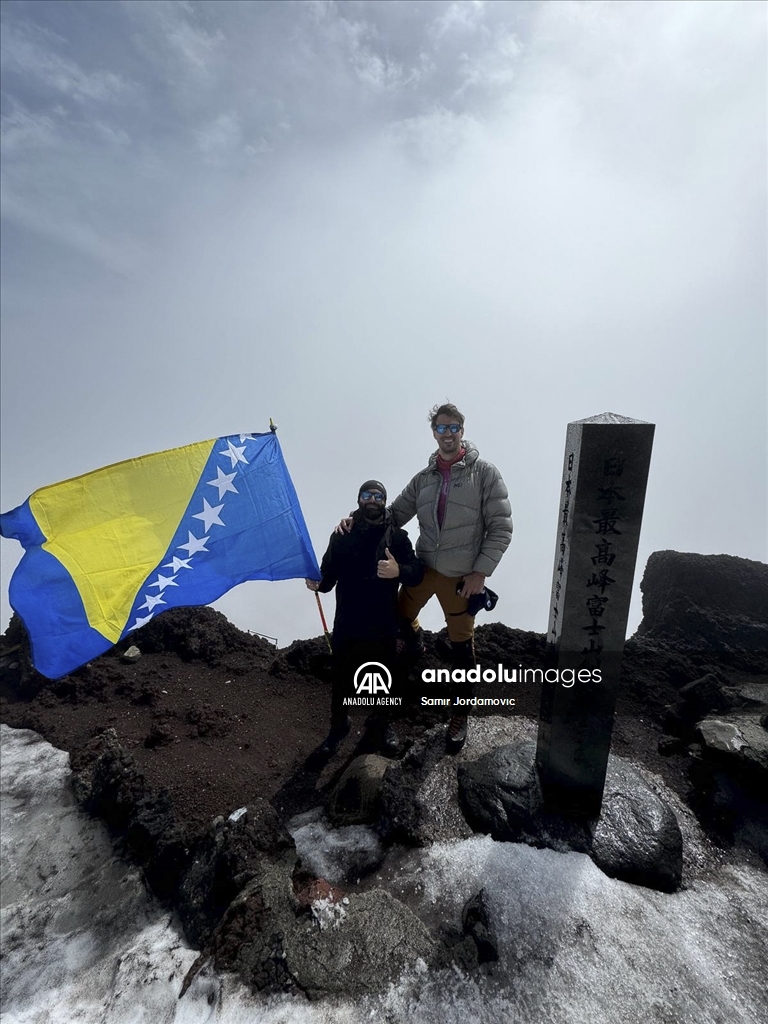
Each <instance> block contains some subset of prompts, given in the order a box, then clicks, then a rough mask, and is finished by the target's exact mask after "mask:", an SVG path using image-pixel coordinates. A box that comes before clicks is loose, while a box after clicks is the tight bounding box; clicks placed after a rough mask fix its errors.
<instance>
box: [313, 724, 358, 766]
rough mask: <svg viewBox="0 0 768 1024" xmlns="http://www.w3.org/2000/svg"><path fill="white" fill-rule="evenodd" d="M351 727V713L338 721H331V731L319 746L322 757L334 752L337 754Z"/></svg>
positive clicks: (318, 750) (318, 749)
mask: <svg viewBox="0 0 768 1024" xmlns="http://www.w3.org/2000/svg"><path fill="white" fill-rule="evenodd" d="M351 728H352V721H351V719H350V717H349V715H345V716H344V718H342V719H339V720H338V721H336V722H334V721H331V731H330V732H329V733H328V735H327V736H326V737H325V739H324V740H323V742H322V743H321V744H320V746H319V747H318V748H317V752H318V754H320V755H321V756H322V757H330V756H331V755H332V754H335V753H336V751H337V750H338V749H339V747H340V746H341V741H342V740H343V739H344V737H345V736H346V735H347V733H348V732H349V730H350V729H351Z"/></svg>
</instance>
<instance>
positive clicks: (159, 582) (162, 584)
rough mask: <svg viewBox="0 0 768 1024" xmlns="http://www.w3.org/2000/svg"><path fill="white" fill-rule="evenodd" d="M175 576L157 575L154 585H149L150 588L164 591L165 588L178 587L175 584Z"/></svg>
mask: <svg viewBox="0 0 768 1024" xmlns="http://www.w3.org/2000/svg"><path fill="white" fill-rule="evenodd" d="M175 579H176V577H175V576H161V575H160V573H158V574H157V579H156V580H155V582H154V583H150V584H149V585H150V587H159V588H160V590H165V588H166V587H178V585H179V584H178V583H175V582H174V581H175Z"/></svg>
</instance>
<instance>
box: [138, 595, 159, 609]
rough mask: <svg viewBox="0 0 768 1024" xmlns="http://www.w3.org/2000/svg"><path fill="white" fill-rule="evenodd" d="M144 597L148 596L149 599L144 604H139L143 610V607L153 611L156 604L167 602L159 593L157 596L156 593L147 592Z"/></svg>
mask: <svg viewBox="0 0 768 1024" xmlns="http://www.w3.org/2000/svg"><path fill="white" fill-rule="evenodd" d="M144 597H146V599H147V600H146V601H145V602H144V604H140V605H139V611H141V609H142V608H146V609H147V611H150V612H151V611H152V609H153V608H154V607H155V605H156V604H165V601H164V600H163V595H162V594H158V595H157V596H155V595H154V594H145V595H144Z"/></svg>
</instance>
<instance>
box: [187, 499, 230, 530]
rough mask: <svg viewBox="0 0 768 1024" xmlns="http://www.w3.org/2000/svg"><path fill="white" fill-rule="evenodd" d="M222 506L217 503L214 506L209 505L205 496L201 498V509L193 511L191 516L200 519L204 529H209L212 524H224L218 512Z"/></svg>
mask: <svg viewBox="0 0 768 1024" xmlns="http://www.w3.org/2000/svg"><path fill="white" fill-rule="evenodd" d="M223 508H224V506H223V505H217V506H216V508H213V506H211V505H209V504H208V502H207V501H206V500H205V498H203V511H202V512H195V514H194V515H193V516H192V518H193V519H202V520H203V523H204V524H205V528H206V530H210V528H211V527H212V526H224V525H225V524H224V523H222V521H221V520H220V519H219V512H221V510H222V509H223Z"/></svg>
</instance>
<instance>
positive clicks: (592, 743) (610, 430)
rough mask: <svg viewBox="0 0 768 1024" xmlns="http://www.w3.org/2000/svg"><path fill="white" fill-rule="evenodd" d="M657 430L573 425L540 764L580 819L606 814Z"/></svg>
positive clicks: (608, 416)
mask: <svg viewBox="0 0 768 1024" xmlns="http://www.w3.org/2000/svg"><path fill="white" fill-rule="evenodd" d="M653 432H654V425H653V424H652V423H645V422H643V421H642V420H633V419H629V418H628V417H626V416H617V415H616V414H615V413H610V412H607V413H603V414H602V415H601V416H593V417H591V418H590V419H586V420H577V421H576V422H574V423H569V424H568V430H567V434H566V441H565V462H564V467H563V486H562V491H561V496H560V510H559V513H558V530H557V546H556V549H555V569H554V574H553V580H552V602H551V608H550V617H549V631H548V633H547V642H548V651H549V658H548V668H547V670H546V673H545V680H544V684H543V689H542V698H541V711H540V714H539V736H538V747H537V752H536V766H537V769H538V773H539V779H540V781H541V785H542V790H543V792H544V797H545V801H546V804H547V806H548V807H549V808H551V809H552V810H557V811H560V812H562V813H566V814H570V815H576V816H585V817H591V818H592V817H593V818H596V817H598V816H599V814H600V805H601V801H602V796H603V785H604V783H605V772H606V767H607V764H608V753H609V750H610V746H611V733H612V731H613V717H614V711H615V708H616V698H617V694H618V687H619V676H620V672H621V656H622V653H623V650H624V638H625V634H626V629H627V618H628V616H629V602H630V597H631V594H632V581H633V578H634V574H635V562H636V559H637V547H638V541H639V538H640V523H641V521H642V518H643V504H644V502H645V488H646V484H647V482H648V468H649V465H650V461H651V447H652V444H653Z"/></svg>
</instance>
